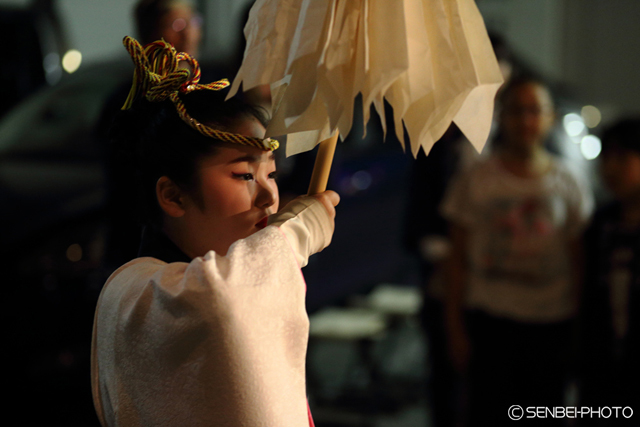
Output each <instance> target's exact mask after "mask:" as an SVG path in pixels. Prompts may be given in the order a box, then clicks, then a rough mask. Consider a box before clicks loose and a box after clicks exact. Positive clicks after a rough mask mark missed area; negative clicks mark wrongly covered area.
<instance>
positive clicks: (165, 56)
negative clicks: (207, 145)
mask: <svg viewBox="0 0 640 427" xmlns="http://www.w3.org/2000/svg"><path fill="white" fill-rule="evenodd" d="M123 44H124V46H125V48H126V49H127V51H128V52H129V55H131V59H132V60H133V63H134V65H135V70H134V72H133V84H132V86H131V90H130V91H129V96H128V97H127V100H126V101H125V103H124V105H123V107H122V109H123V110H128V109H129V108H131V106H132V104H133V102H134V100H135V99H137V98H139V97H142V96H144V97H145V98H146V99H147V100H148V101H150V102H162V101H166V100H167V99H169V100H171V102H172V103H173V105H174V106H175V108H176V111H177V112H178V116H180V118H181V119H182V121H184V122H185V123H186V124H188V125H189V126H191V127H192V128H193V129H195V130H197V131H198V132H200V133H201V134H202V135H204V136H208V137H210V138H215V139H218V140H220V141H225V142H232V143H235V144H243V145H250V146H253V147H256V148H259V149H261V150H265V151H273V150H275V149H277V148H278V147H279V145H280V144H279V143H278V141H276V140H275V139H271V138H265V139H261V138H254V137H250V136H245V135H240V134H237V133H231V132H225V131H221V130H218V129H214V128H212V127H209V126H207V125H205V124H202V123H200V122H199V121H198V120H196V119H195V118H193V117H191V116H190V115H189V113H188V112H187V109H186V107H185V105H184V103H183V102H182V100H181V99H180V94H187V93H190V92H193V91H196V90H220V89H223V88H225V87H227V86H229V80H227V79H222V80H218V81H216V82H213V83H209V84H200V83H199V81H200V65H199V64H198V61H196V59H195V58H193V57H192V56H191V55H189V54H188V53H185V52H177V51H176V49H175V48H174V47H173V46H172V45H171V44H170V43H167V42H165V41H164V40H158V41H155V42H152V43H149V44H147V45H145V46H144V47H143V46H141V45H140V43H138V41H137V40H135V39H134V38H133V37H129V36H126V37H125V38H124V40H123ZM181 62H186V63H187V64H188V66H189V68H182V67H181V66H180V63H181Z"/></svg>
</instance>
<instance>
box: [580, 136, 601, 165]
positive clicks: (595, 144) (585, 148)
mask: <svg viewBox="0 0 640 427" xmlns="http://www.w3.org/2000/svg"><path fill="white" fill-rule="evenodd" d="M580 151H581V152H582V155H583V156H584V158H585V159H587V160H593V159H595V158H596V157H598V156H599V155H600V151H602V143H601V142H600V138H598V137H597V136H595V135H587V136H585V137H584V138H582V140H581V141H580Z"/></svg>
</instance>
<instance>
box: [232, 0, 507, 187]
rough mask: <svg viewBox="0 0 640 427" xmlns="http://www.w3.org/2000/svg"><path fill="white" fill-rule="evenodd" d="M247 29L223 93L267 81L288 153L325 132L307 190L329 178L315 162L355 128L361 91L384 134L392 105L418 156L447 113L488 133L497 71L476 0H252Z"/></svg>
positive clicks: (274, 125) (479, 135)
mask: <svg viewBox="0 0 640 427" xmlns="http://www.w3.org/2000/svg"><path fill="white" fill-rule="evenodd" d="M244 32H245V37H246V40H247V45H246V49H245V53H244V60H243V63H242V66H241V67H240V70H239V72H238V74H237V76H236V78H235V80H234V82H233V85H232V88H231V93H230V95H229V96H232V95H233V94H235V93H236V91H237V90H238V88H239V87H240V84H241V83H242V87H243V90H249V89H251V88H253V87H256V86H259V85H267V84H268V85H270V87H271V93H272V102H273V117H272V120H271V122H270V124H269V126H268V128H267V136H279V135H285V134H286V135H288V137H287V148H286V151H287V155H292V154H296V153H300V152H304V151H308V150H310V149H312V148H313V147H314V146H315V145H316V144H317V143H318V142H320V141H323V143H322V144H321V146H320V151H319V153H318V159H317V160H316V168H315V169H314V177H312V182H313V181H314V180H315V179H316V178H317V177H318V176H321V175H322V176H323V177H322V178H320V179H321V180H324V182H320V183H319V184H318V183H315V184H312V186H314V187H315V189H314V190H311V189H310V193H313V192H316V191H322V190H323V189H324V187H325V186H326V177H327V176H328V169H327V171H325V172H322V171H319V170H318V168H319V166H318V165H319V163H321V162H323V161H326V160H327V159H324V157H328V164H329V166H330V159H331V156H332V155H333V149H334V147H335V141H336V140H337V136H338V133H339V134H340V135H342V137H346V136H347V134H348V133H349V131H350V130H351V125H352V120H353V108H354V100H355V98H356V96H357V95H358V94H362V101H363V102H362V105H363V110H364V111H363V114H364V116H363V117H364V121H365V123H366V122H367V121H368V120H369V111H370V107H371V105H372V104H373V106H374V107H375V109H376V111H377V112H378V114H379V115H380V117H381V121H382V124H383V128H384V132H385V134H386V127H384V124H385V120H386V118H385V110H384V102H385V100H386V102H388V103H389V104H390V106H391V107H392V108H393V119H394V122H395V129H396V135H397V137H398V139H399V140H400V142H401V143H402V145H403V147H404V146H405V138H404V137H405V133H404V132H405V130H406V134H407V135H408V138H409V145H410V149H411V152H412V153H413V155H414V156H415V155H417V153H418V151H419V149H420V147H422V148H423V149H424V151H425V153H428V152H429V150H430V149H431V147H432V146H433V144H434V143H435V142H436V141H437V140H438V139H439V138H440V137H441V136H442V135H443V134H444V132H445V131H446V129H447V128H448V127H449V125H450V124H451V122H454V123H455V124H456V125H457V126H458V127H459V128H460V129H461V130H462V131H463V132H464V134H465V136H466V137H467V138H468V139H469V140H470V141H471V143H472V144H473V145H474V146H475V147H476V149H478V150H480V149H481V148H482V146H483V145H484V143H485V141H486V139H487V137H488V135H489V131H490V127H491V118H492V115H493V100H494V97H495V93H496V91H497V90H498V88H499V87H500V85H501V84H502V75H501V73H500V69H499V67H498V63H497V60H496V58H495V54H494V53H493V49H492V47H491V43H490V40H489V37H488V35H487V32H486V29H485V26H484V22H483V20H482V17H481V15H480V13H479V11H478V9H477V7H476V5H475V3H474V0H257V1H256V2H255V4H254V5H253V7H252V9H251V11H250V13H249V19H248V21H247V24H246V26H245V29H244ZM327 168H328V166H327Z"/></svg>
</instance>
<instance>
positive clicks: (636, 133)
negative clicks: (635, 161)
mask: <svg viewBox="0 0 640 427" xmlns="http://www.w3.org/2000/svg"><path fill="white" fill-rule="evenodd" d="M601 140H602V150H603V151H606V150H608V149H610V148H611V146H613V145H617V146H619V147H622V148H624V149H627V150H632V151H636V152H638V153H640V117H628V118H624V119H622V120H619V121H617V122H616V123H614V124H613V125H611V126H609V127H608V128H606V129H605V130H604V132H603V133H602V137H601Z"/></svg>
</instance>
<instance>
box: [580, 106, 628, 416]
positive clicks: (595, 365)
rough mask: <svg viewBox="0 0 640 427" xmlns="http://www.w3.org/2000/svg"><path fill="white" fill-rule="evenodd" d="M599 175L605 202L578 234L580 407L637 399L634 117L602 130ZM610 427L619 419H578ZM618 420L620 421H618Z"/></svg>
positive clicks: (614, 403) (626, 404)
mask: <svg viewBox="0 0 640 427" xmlns="http://www.w3.org/2000/svg"><path fill="white" fill-rule="evenodd" d="M600 171H601V176H602V179H603V181H604V183H605V184H606V187H607V188H608V189H609V191H610V193H611V195H612V196H613V200H612V201H610V202H609V203H608V204H606V205H604V206H602V207H601V208H600V209H598V211H597V212H596V214H595V215H594V219H593V222H592V223H591V225H590V227H589V229H588V230H587V232H586V234H585V247H586V253H587V255H586V261H587V262H586V274H585V287H584V292H583V299H582V301H583V304H582V312H581V314H582V316H581V320H582V322H581V326H582V330H581V332H582V334H581V335H582V340H581V344H582V345H581V347H580V350H581V351H580V353H579V354H580V357H581V360H580V361H581V368H582V370H581V374H582V375H581V378H580V379H581V405H582V406H589V407H600V406H612V405H615V406H622V407H624V406H631V408H632V409H633V410H634V411H636V410H637V405H638V403H640V364H638V360H640V313H639V312H638V308H639V307H640V118H638V117H635V118H629V119H624V120H621V121H619V122H617V123H615V124H614V125H612V126H610V127H609V128H607V129H606V130H605V132H604V133H603V135H602V153H601V155H600ZM582 421H583V423H584V424H585V425H591V424H593V425H618V424H616V423H623V424H624V423H625V422H628V421H627V420H624V419H622V418H620V419H617V420H616V419H614V418H610V419H603V418H594V419H591V418H589V419H583V420H582ZM625 425H626V424H625Z"/></svg>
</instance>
